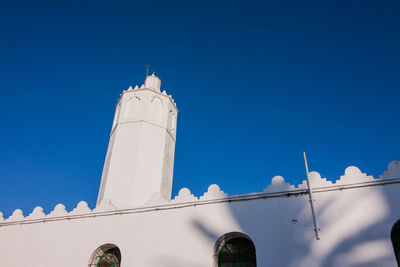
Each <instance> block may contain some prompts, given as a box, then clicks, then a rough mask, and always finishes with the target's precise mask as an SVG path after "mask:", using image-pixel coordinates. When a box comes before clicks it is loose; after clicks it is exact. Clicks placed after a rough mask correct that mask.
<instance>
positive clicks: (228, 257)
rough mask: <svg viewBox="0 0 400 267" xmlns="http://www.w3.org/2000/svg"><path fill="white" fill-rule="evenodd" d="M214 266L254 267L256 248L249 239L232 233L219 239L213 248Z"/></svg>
mask: <svg viewBox="0 0 400 267" xmlns="http://www.w3.org/2000/svg"><path fill="white" fill-rule="evenodd" d="M214 257H215V266H218V267H256V266H257V264H256V248H255V247H254V244H253V242H252V241H251V239H250V238H249V237H248V236H247V235H244V234H242V233H238V232H233V233H228V234H225V235H223V236H222V237H220V238H219V239H218V241H217V243H216V246H215V255H214Z"/></svg>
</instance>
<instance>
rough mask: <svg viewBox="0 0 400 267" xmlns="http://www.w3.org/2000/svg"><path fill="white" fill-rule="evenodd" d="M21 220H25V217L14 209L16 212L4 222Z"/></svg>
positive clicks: (20, 211) (18, 210)
mask: <svg viewBox="0 0 400 267" xmlns="http://www.w3.org/2000/svg"><path fill="white" fill-rule="evenodd" d="M23 219H25V217H24V213H23V212H22V210H20V209H16V210H14V212H13V214H12V215H11V216H10V217H8V219H7V220H6V222H15V221H22V220H23Z"/></svg>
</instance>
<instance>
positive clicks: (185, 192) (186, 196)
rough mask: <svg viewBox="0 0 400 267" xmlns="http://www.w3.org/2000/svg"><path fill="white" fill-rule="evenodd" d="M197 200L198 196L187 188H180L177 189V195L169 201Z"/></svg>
mask: <svg viewBox="0 0 400 267" xmlns="http://www.w3.org/2000/svg"><path fill="white" fill-rule="evenodd" d="M197 200H199V198H198V197H195V196H194V195H193V194H192V193H191V192H190V190H189V189H188V188H186V187H185V188H182V189H181V190H179V193H178V195H177V196H176V197H175V198H174V199H173V200H172V201H171V203H184V202H193V201H197Z"/></svg>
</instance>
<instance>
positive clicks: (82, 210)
mask: <svg viewBox="0 0 400 267" xmlns="http://www.w3.org/2000/svg"><path fill="white" fill-rule="evenodd" d="M91 212H92V210H91V209H90V208H89V205H88V203H86V201H80V202H79V203H78V205H77V206H76V208H75V209H73V210H72V211H71V212H70V213H69V214H70V215H79V214H87V213H91Z"/></svg>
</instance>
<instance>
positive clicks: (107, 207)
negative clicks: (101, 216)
mask: <svg viewBox="0 0 400 267" xmlns="http://www.w3.org/2000/svg"><path fill="white" fill-rule="evenodd" d="M113 210H117V208H116V207H115V206H114V205H113V204H112V202H111V200H110V199H108V198H106V199H103V201H102V202H101V203H100V205H98V206H97V207H96V208H95V209H93V212H104V211H113Z"/></svg>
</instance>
